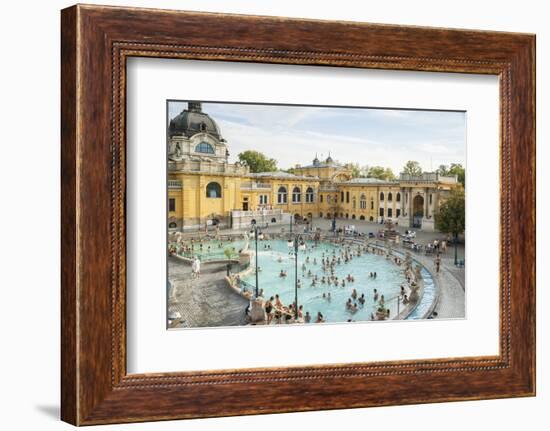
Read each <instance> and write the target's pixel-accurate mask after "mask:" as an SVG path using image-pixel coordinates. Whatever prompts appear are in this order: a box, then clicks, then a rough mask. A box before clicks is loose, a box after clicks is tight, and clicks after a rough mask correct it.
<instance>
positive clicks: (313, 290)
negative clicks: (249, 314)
mask: <svg viewBox="0 0 550 431" xmlns="http://www.w3.org/2000/svg"><path fill="white" fill-rule="evenodd" d="M306 245H307V250H306V251H298V279H299V280H301V283H302V287H301V288H299V289H298V304H299V305H303V311H304V314H305V312H306V311H309V313H310V314H311V316H312V321H313V320H314V319H315V317H316V315H317V312H321V313H322V314H323V316H324V318H325V320H326V321H327V322H346V321H348V319H352V320H353V321H364V320H371V313H373V312H375V311H376V306H377V303H376V302H375V301H374V299H373V291H374V289H377V291H378V293H379V294H380V295H384V298H385V301H386V307H388V308H389V309H390V316H391V318H393V317H394V316H395V315H396V313H397V299H396V298H397V296H398V295H399V292H400V286H401V284H402V283H404V282H405V278H404V275H403V269H402V267H400V266H398V265H396V264H395V263H393V262H392V261H391V260H390V259H386V257H385V256H380V255H375V254H372V253H365V252H362V254H361V256H353V259H352V260H351V261H350V262H348V263H344V260H343V259H342V263H341V264H340V265H336V267H335V270H334V274H335V275H336V276H337V277H338V279H339V280H340V281H341V280H342V279H344V278H345V277H346V276H347V275H348V274H351V275H352V276H353V277H355V282H353V283H348V282H346V286H345V287H341V286H338V287H336V286H334V285H333V284H332V285H330V286H329V285H328V284H321V283H318V284H317V286H316V287H313V286H311V281H312V277H313V275H315V274H317V276H318V278H319V280H320V279H321V278H322V277H323V275H324V276H327V275H330V271H327V272H324V271H323V269H322V264H321V260H322V258H323V254H324V256H325V257H328V258H332V256H333V253H335V255H336V257H339V256H340V250H342V247H341V246H336V245H332V244H330V243H319V245H318V246H315V244H314V243H313V242H309V241H308V242H306ZM254 246H255V245H254V242H253V241H251V242H250V249H252V250H254ZM267 246H271V249H266V247H267ZM351 248H352V250H354V251H356V250H357V245H352V246H351ZM308 257H309V263H307V262H306V259H307V258H308ZM314 259H316V260H317V264H316V265H315V264H314V263H313V262H314ZM252 264H254V262H252ZM303 264H305V265H306V269H305V271H303V270H302V265H303ZM258 266H259V267H260V271H259V275H258V279H259V280H258V281H259V287H260V288H261V289H263V290H264V297H266V298H269V297H271V296H275V294H279V296H280V298H281V301H282V302H283V304H285V305H289V304H291V303H292V302H293V301H294V291H295V289H294V280H295V278H294V277H295V261H294V249H293V248H292V249H291V248H289V247H288V246H287V242H286V241H284V240H271V241H260V242H259V243H258ZM281 270H283V271H286V273H287V277H285V278H282V277H279V274H280V272H281ZM309 270H311V273H312V276H311V277H308V271H309ZM370 272H376V273H377V277H376V279H374V278H371V277H369V273H370ZM244 280H245V281H246V282H247V283H249V284H251V285H253V286H254V285H255V274H254V273H251V274H249V275H247V276H246V277H245V278H244ZM354 288H355V289H356V290H357V293H358V295H359V296H360V295H361V294H362V293H364V294H365V298H366V302H365V305H364V306H360V304H359V302H358V301H356V302H357V305H358V306H359V309H358V311H357V312H355V313H352V312H350V311H348V310H346V307H345V303H346V301H347V300H348V298H350V296H351V292H352V290H353V289H354ZM329 292H330V295H331V300H330V301H328V300H327V299H324V298H323V293H325V294H328V293H329ZM400 308H401V310H402V309H403V305H401V306H400Z"/></svg>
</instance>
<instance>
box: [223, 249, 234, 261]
mask: <svg viewBox="0 0 550 431" xmlns="http://www.w3.org/2000/svg"><path fill="white" fill-rule="evenodd" d="M223 254H225V257H226V258H227V260H231V258H232V257H233V256H234V255H236V254H237V253H236V252H235V250H233V249H232V248H229V247H228V248H226V249H224V250H223Z"/></svg>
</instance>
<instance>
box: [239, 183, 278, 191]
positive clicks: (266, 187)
mask: <svg viewBox="0 0 550 431" xmlns="http://www.w3.org/2000/svg"><path fill="white" fill-rule="evenodd" d="M241 190H249V191H250V190H262V191H270V190H271V184H269V183H253V182H248V183H241Z"/></svg>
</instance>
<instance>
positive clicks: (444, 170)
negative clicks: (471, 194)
mask: <svg viewBox="0 0 550 431" xmlns="http://www.w3.org/2000/svg"><path fill="white" fill-rule="evenodd" d="M437 173H438V174H439V175H443V176H446V177H448V176H452V175H456V176H457V178H458V182H459V183H460V184H462V187H464V186H465V185H466V169H464V167H463V166H462V164H460V163H451V166H450V167H449V166H448V165H440V166H439V168H437Z"/></svg>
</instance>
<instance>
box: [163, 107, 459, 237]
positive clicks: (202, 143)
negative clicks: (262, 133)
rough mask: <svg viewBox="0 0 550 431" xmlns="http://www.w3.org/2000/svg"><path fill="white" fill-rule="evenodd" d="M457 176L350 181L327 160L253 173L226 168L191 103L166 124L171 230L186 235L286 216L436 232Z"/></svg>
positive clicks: (217, 137) (223, 151)
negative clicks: (440, 210)
mask: <svg viewBox="0 0 550 431" xmlns="http://www.w3.org/2000/svg"><path fill="white" fill-rule="evenodd" d="M455 187H460V183H458V181H457V178H456V177H455V176H453V177H443V176H441V175H439V174H438V173H423V174H422V175H420V176H416V177H411V176H409V175H406V174H401V175H400V178H399V179H398V180H390V181H384V180H379V179H374V178H353V175H352V172H351V171H350V170H349V169H348V168H347V167H346V166H344V165H341V164H339V163H337V162H335V161H334V160H333V159H332V157H330V155H329V157H328V158H327V159H326V160H323V161H321V160H319V159H318V158H317V156H315V158H314V159H313V162H312V164H310V165H307V166H300V165H296V166H295V167H294V168H293V169H292V173H288V172H281V171H279V172H263V173H251V172H250V169H249V168H248V166H246V165H244V164H241V163H239V162H236V163H229V148H228V143H227V141H226V140H225V139H224V138H223V137H222V134H221V131H220V129H219V127H218V125H217V123H216V122H215V121H214V119H212V118H211V117H210V116H209V115H208V114H207V113H205V112H203V111H202V106H201V104H200V103H196V102H195V103H189V104H188V107H187V109H184V110H183V111H182V112H181V113H180V114H178V115H177V116H176V117H174V118H173V119H172V120H171V121H170V123H169V126H168V228H169V229H170V230H177V231H188V230H198V229H201V228H202V229H204V227H205V226H207V225H210V224H217V225H219V226H220V227H221V228H230V227H233V228H236V229H240V228H245V227H247V226H249V222H250V221H251V220H252V219H254V220H259V221H263V222H267V223H287V222H288V221H289V220H290V219H291V218H309V219H312V218H317V217H321V218H338V219H344V220H346V219H347V220H350V223H349V224H353V222H352V221H353V220H366V221H372V222H379V223H380V222H383V221H385V220H388V219H390V220H392V221H393V222H396V223H398V224H399V225H400V226H404V227H414V228H417V229H424V230H434V229H435V226H434V215H435V213H436V212H437V211H438V208H439V206H440V204H441V203H442V202H443V201H444V200H445V198H446V196H448V194H449V192H450V191H451V190H452V189H453V188H455Z"/></svg>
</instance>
